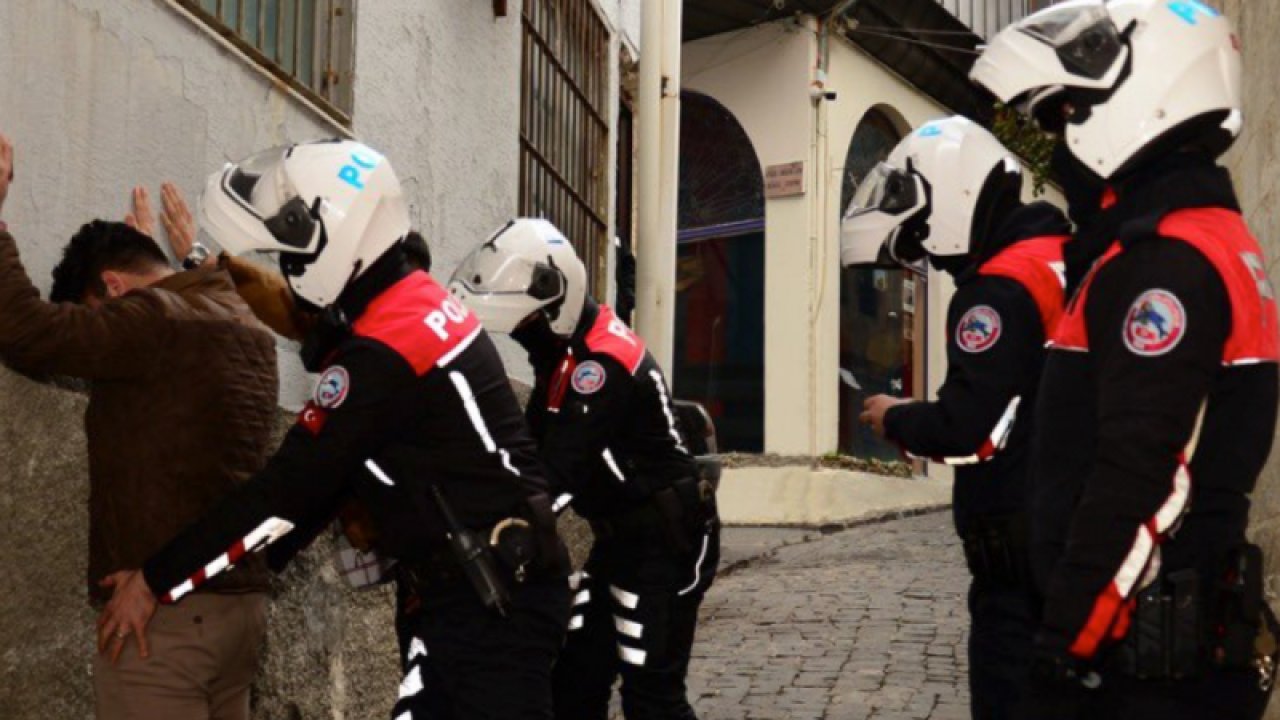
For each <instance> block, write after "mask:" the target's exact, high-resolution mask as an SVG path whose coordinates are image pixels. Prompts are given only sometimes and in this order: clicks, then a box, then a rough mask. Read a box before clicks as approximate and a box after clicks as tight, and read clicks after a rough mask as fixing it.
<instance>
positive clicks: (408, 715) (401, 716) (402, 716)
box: [396, 710, 413, 720]
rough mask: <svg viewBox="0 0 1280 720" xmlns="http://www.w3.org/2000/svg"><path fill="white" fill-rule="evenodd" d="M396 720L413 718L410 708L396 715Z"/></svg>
mask: <svg viewBox="0 0 1280 720" xmlns="http://www.w3.org/2000/svg"><path fill="white" fill-rule="evenodd" d="M396 720H413V713H411V712H409V711H408V710H405V711H404V712H402V713H400V714H399V715H397V716H396Z"/></svg>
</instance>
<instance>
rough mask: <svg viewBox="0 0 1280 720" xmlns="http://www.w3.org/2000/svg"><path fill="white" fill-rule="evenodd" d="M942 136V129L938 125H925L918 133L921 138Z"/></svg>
mask: <svg viewBox="0 0 1280 720" xmlns="http://www.w3.org/2000/svg"><path fill="white" fill-rule="evenodd" d="M941 134H942V128H941V127H939V126H938V125H932V124H930V125H925V126H924V127H922V128H920V132H918V133H916V135H918V136H919V137H937V136H939V135H941Z"/></svg>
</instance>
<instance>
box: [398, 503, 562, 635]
mask: <svg viewBox="0 0 1280 720" xmlns="http://www.w3.org/2000/svg"><path fill="white" fill-rule="evenodd" d="M435 490H436V493H435V496H436V497H435V499H436V504H437V506H438V508H439V509H440V511H441V515H442V516H444V518H445V523H446V526H447V530H448V533H447V535H446V539H447V540H448V546H447V547H446V548H440V549H438V550H436V551H435V552H433V553H431V554H430V555H428V556H427V557H426V558H422V559H417V560H412V561H401V562H400V563H398V564H397V567H398V572H399V576H398V577H399V579H400V580H401V581H402V582H408V583H410V586H411V587H413V588H414V589H416V590H417V591H418V592H419V593H420V594H421V595H423V596H424V597H429V596H430V595H431V593H432V591H433V590H438V589H439V588H440V587H441V586H447V585H456V584H458V583H460V582H462V581H466V582H467V583H468V584H470V585H471V586H472V588H473V589H474V590H475V591H476V593H477V594H478V595H479V596H480V600H481V602H483V603H484V605H485V606H486V607H489V608H490V609H492V610H494V611H495V612H497V613H498V614H500V615H504V616H505V615H506V612H507V608H508V607H509V605H510V602H511V587H512V585H520V584H523V583H525V582H527V581H530V580H539V579H546V578H557V577H566V576H567V575H568V573H569V570H570V562H569V553H568V550H567V549H566V548H565V546H564V543H563V542H561V541H560V536H559V534H558V533H557V532H556V517H555V513H554V512H552V510H551V499H550V498H549V497H548V496H547V495H545V494H542V493H539V494H537V495H533V496H530V497H529V498H528V499H527V500H526V503H525V507H524V508H522V510H521V512H520V513H519V514H518V515H516V516H512V517H509V518H505V519H503V520H501V521H499V522H498V523H496V524H494V525H493V527H491V528H488V529H486V530H483V531H477V530H471V529H469V528H467V527H465V526H463V525H461V524H460V523H459V522H458V521H457V519H456V517H454V515H453V511H452V508H451V507H450V506H449V504H448V501H447V500H445V498H444V496H443V495H441V494H439V492H438V489H435Z"/></svg>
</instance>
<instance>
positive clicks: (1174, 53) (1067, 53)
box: [970, 0, 1243, 179]
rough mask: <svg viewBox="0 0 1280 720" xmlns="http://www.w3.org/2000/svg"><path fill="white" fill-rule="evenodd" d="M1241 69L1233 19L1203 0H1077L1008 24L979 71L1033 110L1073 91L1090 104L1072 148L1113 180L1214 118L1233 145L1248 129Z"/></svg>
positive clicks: (1010, 99)
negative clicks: (1145, 153)
mask: <svg viewBox="0 0 1280 720" xmlns="http://www.w3.org/2000/svg"><path fill="white" fill-rule="evenodd" d="M1241 74H1242V64H1241V55H1240V43H1239V39H1238V38H1237V37H1236V35H1235V34H1234V31H1233V29H1232V27H1231V23H1230V21H1229V20H1228V19H1227V18H1226V17H1224V16H1222V14H1221V13H1219V12H1218V11H1217V10H1214V9H1213V8H1210V7H1209V6H1207V5H1205V4H1204V3H1203V2H1200V0H1179V1H1178V2H1169V0H1110V2H1103V0H1069V1H1068V2H1064V3H1059V4H1057V5H1054V6H1052V7H1049V8H1047V9H1045V10H1042V11H1040V12H1037V13H1035V14H1033V15H1030V16H1028V17H1026V18H1024V19H1023V20H1021V21H1019V22H1018V23H1015V24H1014V25H1011V26H1010V27H1008V28H1005V29H1004V30H1002V31H1001V32H1000V33H999V34H998V35H996V36H995V37H994V38H993V39H992V40H991V41H990V43H989V44H988V45H987V48H986V50H985V51H984V52H983V54H982V56H981V57H980V58H978V61H977V62H976V63H975V64H974V67H973V71H972V73H971V75H970V77H971V78H972V79H973V80H974V82H976V83H978V84H979V85H982V86H984V87H986V88H987V89H988V90H990V91H991V92H992V93H994V94H995V95H996V97H998V98H999V99H1000V100H1001V101H1003V102H1005V103H1021V102H1024V101H1025V102H1028V103H1030V104H1031V107H1030V108H1029V109H1031V110H1034V104H1035V103H1036V102H1037V101H1040V100H1042V99H1044V98H1046V97H1050V96H1053V95H1056V94H1057V93H1059V92H1061V91H1065V92H1066V96H1067V98H1068V99H1069V100H1070V101H1071V102H1073V103H1077V104H1081V105H1083V106H1084V107H1083V108H1082V109H1083V111H1084V112H1083V114H1081V116H1082V117H1083V119H1078V120H1076V119H1073V120H1070V121H1069V122H1068V123H1067V125H1066V132H1065V135H1066V143H1067V147H1068V148H1069V149H1070V151H1071V153H1072V154H1074V155H1075V156H1076V158H1077V159H1079V160H1080V162H1081V163H1083V164H1084V165H1085V166H1086V167H1088V168H1089V169H1090V170H1092V171H1093V172H1094V173H1096V174H1097V175H1098V176H1099V177H1101V178H1103V179H1109V178H1112V177H1114V176H1115V175H1116V174H1117V173H1120V172H1122V171H1124V170H1126V169H1127V168H1128V167H1129V165H1130V164H1131V163H1132V162H1134V161H1135V159H1137V158H1139V156H1140V154H1141V153H1143V151H1144V150H1148V149H1149V148H1153V147H1154V146H1155V145H1156V143H1158V142H1159V141H1160V140H1161V139H1163V138H1166V137H1169V136H1170V133H1174V132H1175V131H1178V130H1179V129H1184V128H1187V126H1188V124H1189V123H1192V122H1195V121H1204V120H1205V119H1206V118H1212V119H1214V120H1216V121H1217V123H1218V124H1217V127H1216V128H1215V131H1220V142H1217V143H1215V150H1218V151H1225V150H1226V149H1227V147H1229V146H1230V144H1231V142H1232V141H1234V139H1235V138H1236V137H1237V136H1238V135H1239V133H1240V129H1241V127H1242V126H1243V115H1242V101H1241ZM1156 149H1159V148H1156ZM1169 149H1172V148H1169Z"/></svg>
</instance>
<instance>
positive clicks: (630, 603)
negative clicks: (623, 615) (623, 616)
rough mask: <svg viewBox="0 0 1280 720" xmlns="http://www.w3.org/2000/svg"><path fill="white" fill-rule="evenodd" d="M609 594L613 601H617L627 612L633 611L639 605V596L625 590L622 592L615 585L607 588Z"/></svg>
mask: <svg viewBox="0 0 1280 720" xmlns="http://www.w3.org/2000/svg"><path fill="white" fill-rule="evenodd" d="M609 594H610V595H613V599H614V600H617V601H618V604H619V605H621V606H622V607H624V608H626V609H628V610H635V609H636V605H639V604H640V596H639V595H636V594H635V593H631V592H627V591H626V590H623V589H622V588H620V587H618V586H617V585H610V586H609Z"/></svg>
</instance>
